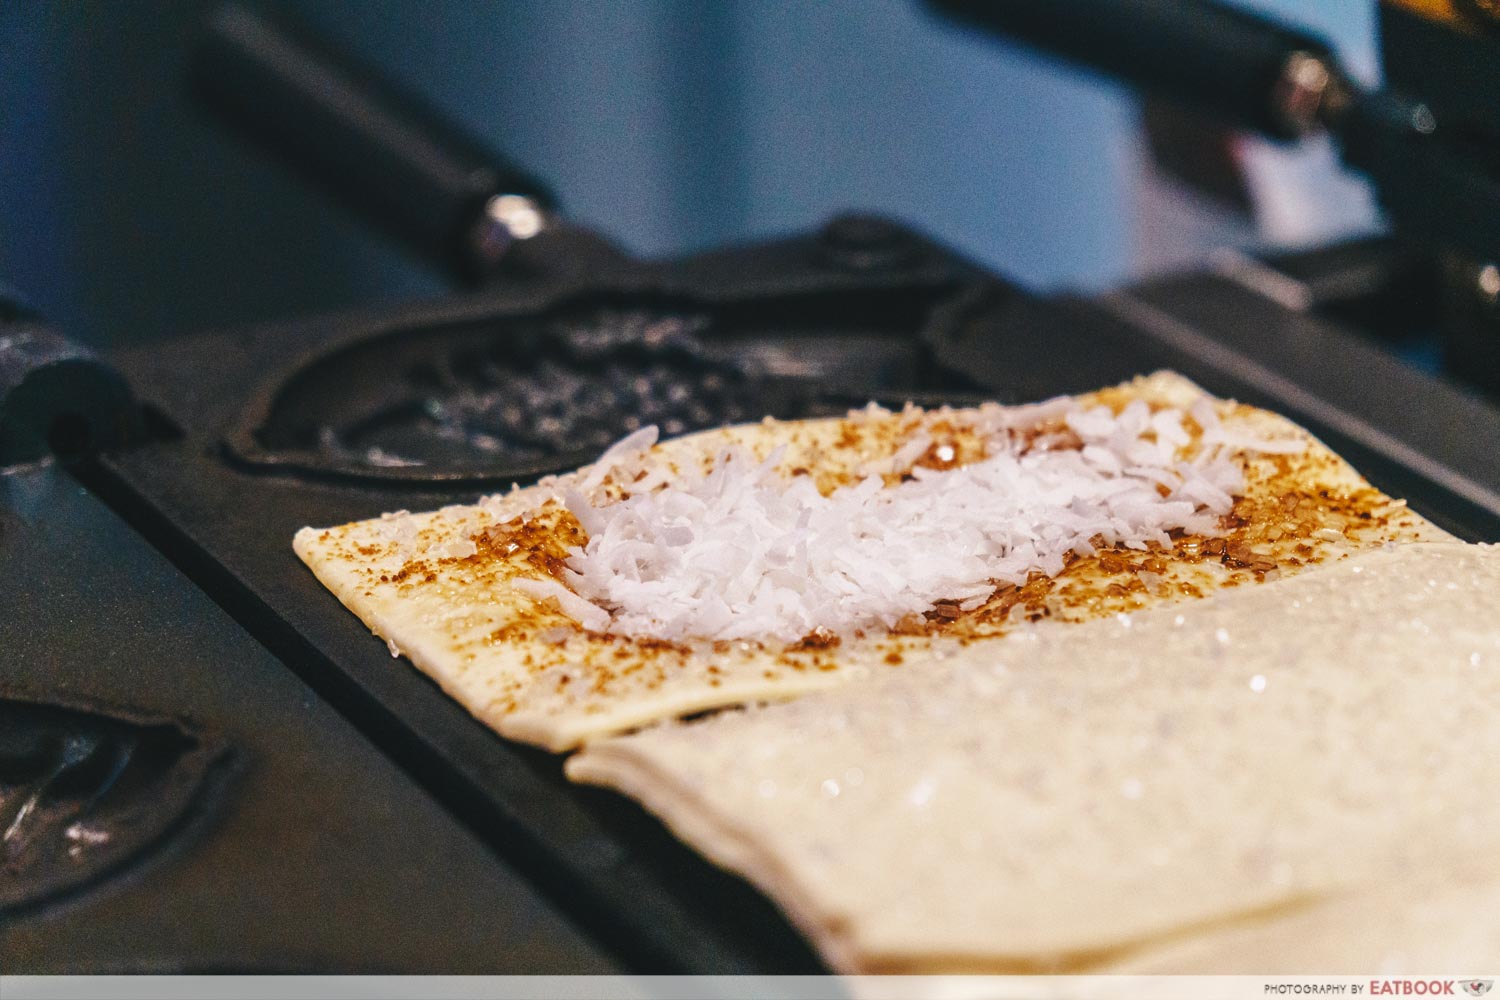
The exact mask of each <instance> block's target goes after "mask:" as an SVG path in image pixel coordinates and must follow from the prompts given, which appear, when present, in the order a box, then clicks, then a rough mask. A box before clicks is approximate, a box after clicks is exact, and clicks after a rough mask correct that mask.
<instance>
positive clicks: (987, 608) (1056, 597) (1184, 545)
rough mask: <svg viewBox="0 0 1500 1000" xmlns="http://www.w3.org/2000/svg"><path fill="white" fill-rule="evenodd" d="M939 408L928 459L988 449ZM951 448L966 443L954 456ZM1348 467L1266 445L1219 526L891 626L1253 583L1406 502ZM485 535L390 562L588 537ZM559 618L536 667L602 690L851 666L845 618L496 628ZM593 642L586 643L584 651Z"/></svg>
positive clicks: (532, 567)
mask: <svg viewBox="0 0 1500 1000" xmlns="http://www.w3.org/2000/svg"><path fill="white" fill-rule="evenodd" d="M1131 401H1133V397H1123V398H1122V400H1121V401H1118V404H1117V405H1116V404H1112V403H1110V402H1109V401H1108V400H1107V399H1092V400H1088V401H1086V402H1087V404H1089V405H1094V404H1097V403H1104V404H1105V405H1115V406H1116V408H1117V409H1118V408H1119V407H1121V406H1123V405H1125V404H1126V403H1128V402H1131ZM1153 408H1155V407H1153ZM930 417H931V415H928V419H927V422H925V423H922V428H923V430H924V431H925V432H926V433H928V434H930V435H931V436H932V438H933V440H934V442H935V443H934V444H933V445H932V446H930V447H929V448H928V450H927V452H926V453H925V454H924V455H923V456H922V457H921V458H919V459H918V461H917V463H916V464H918V465H923V466H927V467H932V468H947V467H951V466H952V465H959V464H964V463H967V462H972V461H976V460H979V459H982V458H983V457H984V456H983V454H982V449H983V443H982V441H980V440H979V438H978V435H976V434H975V433H973V431H972V429H970V428H966V427H965V426H963V424H962V422H961V421H954V422H953V423H952V425H951V426H944V425H943V424H942V422H941V421H940V420H932V419H930ZM915 426H916V423H915V421H914V420H913V418H911V417H909V416H906V415H903V414H893V415H891V416H890V417H879V418H877V419H874V420H871V421H867V422H864V423H852V422H843V426H842V427H841V428H840V430H839V431H838V432H837V433H838V442H839V445H840V447H843V448H846V449H850V450H851V451H857V452H858V456H857V460H855V461H850V462H848V463H847V464H843V465H842V466H840V465H838V464H837V463H833V464H829V465H825V464H821V463H812V462H809V463H808V464H809V465H812V466H813V471H811V472H808V471H807V469H806V467H804V466H798V467H796V468H795V469H791V470H789V471H790V472H792V473H793V474H804V473H806V474H810V475H813V476H814V479H815V481H816V485H817V486H818V488H819V489H820V490H825V491H826V490H831V489H832V488H835V487H836V486H838V485H844V484H846V483H847V482H849V481H850V480H851V479H852V477H853V470H854V469H855V468H856V467H857V465H858V462H860V461H864V460H868V459H879V458H881V457H883V456H888V455H890V454H891V446H892V442H893V441H897V440H900V436H901V435H905V434H908V433H910V431H911V430H912V429H913V428H914V427H915ZM1013 433H1015V432H1013ZM1017 438H1018V441H1019V443H1020V444H1021V445H1022V447H1024V448H1032V447H1036V448H1066V447H1077V446H1078V444H1079V442H1078V440H1077V438H1076V436H1075V435H1072V433H1071V432H1070V431H1068V429H1067V428H1066V427H1065V426H1064V425H1062V424H1061V423H1056V424H1052V425H1047V426H1043V427H1038V428H1033V429H1031V430H1029V431H1026V432H1024V433H1017ZM825 440H827V439H825ZM948 448H951V449H953V451H952V454H951V456H950V453H949V451H948V450H946V449H948ZM1340 468H1342V465H1341V463H1339V462H1338V460H1337V459H1335V458H1333V457H1331V456H1328V455H1327V454H1325V453H1321V452H1315V453H1311V454H1308V455H1305V456H1260V457H1259V458H1257V459H1256V460H1255V461H1253V462H1250V463H1248V464H1247V483H1246V495H1245V496H1243V497H1241V498H1238V499H1237V500H1236V501H1235V503H1234V506H1233V508H1232V510H1231V511H1230V512H1229V514H1227V515H1226V516H1224V517H1223V518H1222V519H1221V522H1220V531H1221V532H1222V534H1216V535H1214V536H1212V537H1207V536H1201V535H1198V536H1190V535H1183V534H1181V533H1178V534H1175V535H1172V536H1171V537H1170V540H1169V544H1167V545H1165V546H1162V545H1153V546H1151V547H1148V549H1146V550H1133V549H1126V548H1123V547H1112V546H1107V545H1104V544H1103V539H1102V538H1098V537H1096V538H1095V539H1094V540H1093V541H1094V544H1095V548H1096V551H1095V552H1094V553H1093V554H1092V555H1086V556H1084V555H1077V554H1073V555H1071V556H1069V557H1068V558H1067V559H1066V560H1065V565H1064V568H1063V570H1062V571H1061V572H1060V573H1058V574H1057V575H1056V576H1055V577H1049V576H1046V575H1044V574H1040V573H1037V574H1033V575H1032V576H1031V577H1030V578H1029V579H1028V580H1027V581H1026V582H1025V583H1024V584H1021V585H1015V584H1010V583H1003V582H1000V581H996V582H995V586H994V590H993V591H992V593H991V594H990V595H989V597H988V598H987V599H986V600H985V602H984V603H983V604H981V605H980V606H979V607H976V608H974V609H972V610H969V611H965V610H963V609H962V608H961V607H960V605H959V602H958V601H956V600H942V601H938V602H935V604H934V606H933V607H932V608H931V609H930V610H929V611H928V612H926V613H925V614H913V615H907V616H906V617H904V618H902V619H901V620H900V621H898V622H897V623H896V624H895V625H894V626H893V627H892V628H890V629H888V630H884V632H885V634H894V635H898V636H937V635H941V636H943V637H946V638H951V639H953V640H955V641H957V642H958V643H960V644H967V643H969V642H971V641H974V640H976V639H979V638H983V637H986V636H992V635H997V634H1001V633H1003V632H1005V631H1007V630H1009V629H1010V628H1013V627H1015V625H1016V624H1017V623H1018V622H1020V621H1040V620H1043V619H1048V618H1050V619H1054V620H1062V621H1082V620H1086V619H1090V618H1098V617H1104V616H1108V615H1110V614H1114V613H1116V612H1121V611H1131V610H1135V609H1138V608H1140V607H1143V606H1146V605H1147V604H1149V603H1150V602H1151V601H1152V600H1153V595H1156V596H1157V597H1161V596H1166V597H1169V598H1171V599H1193V598H1200V597H1202V596H1204V594H1205V593H1207V592H1210V591H1212V590H1214V589H1216V588H1219V587H1235V586H1239V585H1241V584H1243V583H1248V582H1253V581H1255V580H1262V579H1266V578H1267V577H1268V576H1269V575H1270V574H1272V573H1274V572H1276V571H1278V570H1281V569H1283V568H1287V569H1291V568H1296V567H1300V566H1303V565H1306V564H1309V563H1314V562H1317V561H1318V560H1320V559H1323V558H1333V557H1335V556H1336V555H1338V554H1340V553H1341V551H1343V549H1342V546H1341V545H1340V543H1338V542H1337V541H1336V540H1331V536H1330V535H1329V534H1328V531H1329V530H1330V529H1331V530H1332V531H1335V532H1338V533H1339V534H1340V536H1343V537H1349V538H1351V539H1358V538H1360V537H1362V536H1367V537H1373V536H1374V535H1375V533H1377V532H1378V531H1379V530H1380V529H1381V528H1382V527H1385V526H1386V525H1387V524H1389V523H1391V522H1392V521H1393V520H1394V519H1397V518H1399V517H1400V516H1401V515H1402V513H1403V511H1402V509H1401V508H1400V507H1399V506H1396V505H1392V504H1391V502H1390V501H1388V500H1387V499H1386V498H1384V497H1382V496H1381V495H1380V494H1378V493H1377V492H1376V491H1374V490H1373V489H1369V488H1358V489H1353V490H1349V491H1340V490H1334V489H1330V488H1324V487H1319V486H1315V485H1314V486H1309V485H1308V484H1309V483H1317V482H1318V481H1319V480H1320V479H1322V478H1324V477H1323V476H1322V475H1320V473H1322V472H1326V471H1334V470H1338V469H1340ZM471 539H472V540H473V542H474V544H475V546H476V552H475V553H474V554H473V555H471V556H468V557H462V558H456V559H429V560H426V561H423V560H414V561H413V562H410V563H408V564H407V565H405V566H403V567H401V569H400V570H398V571H395V572H394V573H392V574H388V575H389V576H390V578H391V580H393V581H394V582H404V581H412V580H416V579H431V578H432V576H433V575H434V574H436V575H437V576H444V575H445V574H448V573H453V574H455V578H461V579H462V580H463V581H464V582H466V583H467V582H468V581H470V580H475V579H478V580H485V579H488V580H492V581H494V582H495V583H496V585H497V589H498V588H499V587H500V586H501V585H503V583H504V581H506V580H508V579H510V578H512V577H514V576H516V575H518V574H525V575H529V576H546V577H550V578H553V579H559V580H560V579H562V578H563V573H562V570H563V568H564V561H565V560H566V558H567V555H568V550H569V549H570V548H572V547H574V546H578V545H581V544H583V543H584V542H585V541H586V540H587V539H586V535H585V533H584V531H583V529H582V526H581V525H580V524H579V523H578V522H577V520H576V519H575V518H574V517H573V516H572V515H571V514H570V513H568V512H567V511H566V510H565V509H564V508H563V507H562V506H561V505H559V504H557V503H555V502H553V503H549V504H546V505H544V506H543V507H542V508H539V509H538V510H536V511H534V512H533V513H532V515H531V516H530V518H529V519H527V520H524V521H523V520H520V519H516V520H513V521H510V522H507V523H504V524H490V525H488V526H486V527H485V528H484V529H483V530H481V531H479V532H477V533H476V534H474V535H472V536H471ZM1204 570H1211V573H1205V572H1204ZM459 574H462V576H461V577H459V576H458V575H459ZM1141 574H1154V575H1155V576H1156V577H1158V578H1160V581H1159V582H1158V581H1156V580H1151V578H1150V576H1148V577H1147V581H1149V585H1148V582H1147V581H1143V580H1142V579H1141ZM559 626H561V628H559ZM548 630H556V631H563V630H566V631H567V634H568V635H570V636H571V638H570V639H568V640H567V642H566V645H567V648H563V645H562V644H558V645H553V644H551V643H550V641H549V642H545V643H544V642H537V643H534V645H533V646H532V647H531V648H529V649H528V654H527V655H528V656H532V654H533V653H534V657H533V659H532V660H531V661H530V662H529V663H528V669H530V670H533V671H535V672H538V673H540V672H543V671H546V670H549V669H552V668H554V667H557V666H560V665H563V664H564V663H574V664H578V666H580V667H581V668H582V670H583V671H584V673H582V674H581V675H579V678H578V683H577V684H576V685H575V689H576V688H580V687H583V686H585V685H594V686H595V687H596V688H599V689H601V690H602V689H604V688H612V687H613V686H615V685H618V684H622V683H625V680H624V679H625V678H629V683H631V684H634V685H645V686H647V687H654V686H660V685H661V684H664V683H666V682H667V680H668V678H669V677H672V676H675V675H676V674H677V672H678V671H679V670H680V669H682V668H683V667H686V666H687V665H688V664H689V662H690V659H689V658H690V657H696V658H701V659H699V660H698V666H697V667H696V669H698V670H701V671H702V675H701V676H702V677H703V678H704V679H705V680H706V681H707V682H708V683H710V684H711V685H714V686H717V685H718V684H719V683H720V677H721V676H722V675H723V672H722V671H721V670H720V668H719V667H718V666H716V665H714V663H713V662H712V661H713V660H715V659H719V658H724V659H726V660H727V658H729V657H737V656H739V655H741V654H742V653H745V654H755V653H769V655H770V657H771V660H770V661H769V662H771V663H773V664H774V665H775V668H776V669H777V670H783V669H784V670H786V671H789V672H797V673H805V672H807V671H833V670H837V669H839V667H840V666H841V662H840V660H839V659H838V658H837V657H838V654H835V653H832V652H831V651H832V650H834V649H836V648H838V647H839V646H840V645H841V639H840V637H839V636H838V635H837V634H834V633H831V632H823V633H812V634H809V635H807V636H803V637H802V638H801V639H800V640H799V641H797V642H796V643H792V644H790V645H786V646H781V645H779V644H776V645H767V644H762V643H748V644H742V643H732V642H723V641H720V642H714V643H711V644H710V643H701V644H696V645H694V646H688V645H681V644H673V643H668V642H660V641H654V640H640V639H631V638H627V637H619V636H613V635H598V634H590V633H583V632H582V631H581V630H580V629H579V628H578V627H577V625H576V623H574V622H573V621H572V620H571V619H568V618H566V617H565V616H563V615H562V614H561V613H560V612H559V611H557V610H556V609H555V608H552V607H550V606H548V605H546V604H543V603H533V602H529V601H527V602H523V608H522V610H521V612H520V614H519V616H518V617H517V619H516V620H515V621H514V622H512V623H510V624H507V625H506V626H505V627H504V628H501V629H496V630H494V631H493V632H492V633H491V634H490V635H489V637H488V641H490V642H493V643H501V642H511V641H520V642H525V641H527V640H536V639H537V638H538V636H541V635H546V634H548ZM880 634H881V630H876V629H872V630H871V636H870V637H871V638H874V639H877V640H879V638H880ZM580 643H583V644H584V651H583V653H582V656H581V657H580V648H579V644H580ZM891 646H892V647H895V648H886V649H882V650H881V651H880V652H879V653H877V654H876V655H877V656H882V657H883V659H884V661H885V662H886V663H888V664H891V665H897V664H900V663H902V662H903V660H904V656H903V650H902V649H901V648H900V646H899V645H897V644H896V643H891ZM476 648H477V646H476ZM703 659H706V660H708V661H709V662H706V663H705V662H703ZM727 668H728V665H727V663H726V669H727Z"/></svg>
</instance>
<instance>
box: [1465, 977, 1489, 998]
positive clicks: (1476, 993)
mask: <svg viewBox="0 0 1500 1000" xmlns="http://www.w3.org/2000/svg"><path fill="white" fill-rule="evenodd" d="M1460 985H1462V986H1463V988H1464V992H1465V993H1467V994H1469V996H1471V997H1482V996H1484V995H1485V994H1486V993H1488V992H1489V991H1490V990H1492V989H1494V988H1495V981H1494V980H1493V979H1465V980H1464V981H1463V983H1461V984H1460Z"/></svg>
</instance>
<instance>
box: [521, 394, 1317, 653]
mask: <svg viewBox="0 0 1500 1000" xmlns="http://www.w3.org/2000/svg"><path fill="white" fill-rule="evenodd" d="M879 412H883V411H879ZM873 414H874V411H872V412H869V413H867V412H866V411H857V412H856V413H855V414H851V419H869V418H870V417H871V416H873ZM1028 416H1032V417H1033V419H1034V420H1041V419H1057V418H1059V417H1060V418H1061V419H1062V420H1063V421H1064V423H1065V424H1066V426H1067V427H1068V429H1069V430H1071V431H1072V432H1073V433H1074V434H1076V435H1077V436H1078V438H1079V439H1080V440H1081V442H1082V447H1081V448H1067V449H1045V448H1042V449H1039V448H1036V447H1034V446H1033V447H1032V448H1030V449H1029V450H1022V448H1023V446H1022V445H1021V444H1019V443H1017V441H1016V439H1015V438H1014V437H1013V436H1011V435H1009V434H1008V433H1006V431H1005V427H1004V425H1003V424H1002V423H1000V422H995V424H994V425H993V426H990V427H989V428H987V429H988V431H989V433H988V435H987V438H986V451H985V454H986V456H987V457H986V458H985V459H984V460H983V461H980V462H976V463H973V464H970V465H967V466H963V467H959V468H954V469H949V470H943V471H939V470H934V469H928V468H922V467H912V466H911V463H912V462H914V461H916V460H918V459H919V458H920V457H921V456H922V455H923V454H925V453H926V451H927V449H928V447H929V446H930V444H931V441H930V440H929V439H928V437H927V436H926V435H925V433H924V432H922V431H920V430H918V431H916V432H914V436H913V437H912V439H911V440H910V441H909V442H908V443H907V444H906V445H905V446H903V447H901V448H899V449H898V450H897V452H896V454H895V456H894V457H893V459H892V460H891V461H890V462H888V463H883V464H884V465H886V466H895V467H897V468H906V469H909V470H910V478H908V479H906V480H905V481H903V482H899V483H896V484H894V485H889V486H887V485H886V484H885V482H884V481H883V480H882V479H881V478H880V477H879V476H878V475H869V476H867V477H866V478H864V479H862V480H860V481H858V482H855V483H853V484H851V485H848V486H844V487H841V488H839V489H837V490H835V491H834V492H833V493H832V494H830V495H828V496H823V495H821V494H820V493H819V492H818V490H817V488H816V487H815V486H814V484H813V481H812V479H811V478H809V477H808V476H806V475H798V476H785V475H783V474H782V473H781V472H779V471H777V468H776V466H777V463H778V462H779V460H780V458H781V455H780V453H779V452H778V453H777V454H773V455H772V456H771V457H770V458H768V459H767V460H766V461H764V462H760V463H756V462H755V461H754V460H753V459H751V458H750V457H748V456H747V455H745V454H744V453H743V452H740V451H737V450H732V449H731V450H728V451H725V452H723V453H721V454H720V455H719V457H718V458H717V460H716V461H715V462H714V463H713V465H712V467H711V469H710V470H709V471H708V472H707V473H706V474H703V475H694V474H691V473H688V474H685V475H683V476H681V477H674V478H675V480H676V481H674V482H671V483H670V485H667V484H666V483H665V481H666V479H667V477H666V475H665V473H664V472H662V471H661V470H659V469H655V468H654V467H653V464H652V462H651V460H650V455H649V449H650V446H651V444H652V443H653V442H654V441H655V429H654V428H647V429H646V430H643V431H638V432H636V433H635V434H633V435H631V436H630V437H629V438H626V439H625V440H623V441H621V442H620V443H619V444H618V445H616V446H615V447H613V448H611V449H610V450H609V451H608V452H606V453H605V457H604V459H602V460H601V461H600V462H599V463H598V464H597V465H596V467H595V468H594V469H593V470H592V471H591V472H590V473H589V475H587V476H586V477H585V478H584V479H582V480H578V481H575V483H574V484H572V488H570V489H565V490H564V491H563V494H562V499H563V501H564V503H565V504H566V505H567V507H568V509H569V510H570V511H571V512H572V513H573V515H574V516H575V517H577V518H578V521H579V523H580V524H581V525H582V526H583V529H584V530H585V532H587V534H588V542H587V544H586V545H585V546H583V547H582V548H581V549H575V550H573V553H572V555H571V556H570V558H569V559H568V560H567V564H566V565H567V571H566V578H567V581H568V584H569V586H570V588H571V589H569V587H563V586H561V585H559V584H557V583H555V582H552V581H526V582H525V583H524V589H525V590H526V592H527V593H530V594H532V596H534V597H537V598H541V599H552V600H555V601H556V602H557V604H558V606H559V607H560V608H561V609H562V611H563V612H564V613H565V614H567V615H568V616H569V617H571V618H573V619H574V620H576V621H578V622H579V623H580V624H581V625H583V626H584V627H585V628H587V629H589V630H591V631H608V632H613V633H618V634H623V635H630V636H637V637H650V638H656V639H666V640H672V641H676V640H683V639H707V640H741V639H768V640H780V641H784V642H792V641H796V640H797V639H800V638H802V637H804V636H807V635H809V634H811V633H814V632H816V631H817V630H820V629H822V630H828V631H831V632H833V633H836V634H841V635H847V634H849V633H851V632H854V631H856V630H863V629H873V628H879V627H885V628H890V627H892V626H895V625H896V623H897V622H899V621H900V620H901V619H902V618H904V617H906V616H907V615H911V614H920V613H922V612H926V611H929V610H931V609H932V607H933V605H934V604H935V603H936V602H938V601H940V600H943V601H957V602H959V604H960V606H961V607H963V608H973V607H976V606H978V605H979V604H981V603H983V601H984V600H985V599H986V598H987V597H988V596H989V595H990V594H991V593H992V592H993V590H994V589H995V587H996V585H997V583H1016V584H1019V583H1024V582H1025V581H1026V579H1027V577H1028V576H1029V575H1030V574H1031V573H1034V572H1037V571H1040V572H1043V573H1047V574H1049V575H1055V574H1057V573H1059V572H1061V571H1062V569H1063V566H1064V559H1065V557H1066V556H1067V555H1068V553H1069V552H1077V553H1080V554H1084V555H1087V554H1090V553H1092V552H1093V551H1094V545H1093V543H1092V541H1091V540H1092V539H1094V538H1096V537H1100V538H1102V539H1103V540H1104V542H1105V543H1106V544H1110V545H1124V546H1126V547H1129V548H1134V549H1144V548H1146V547H1147V544H1148V543H1150V542H1159V543H1161V544H1163V545H1166V544H1170V539H1169V536H1168V532H1170V531H1173V530H1175V529H1181V530H1184V531H1187V532H1191V533H1196V534H1205V535H1211V534H1216V533H1217V531H1218V528H1217V518H1218V515H1220V514H1224V513H1227V512H1228V511H1229V509H1230V507H1231V505H1232V503H1233V497H1234V495H1235V494H1236V493H1237V492H1239V491H1240V490H1242V489H1243V487H1244V482H1243V476H1242V473H1241V467H1240V464H1239V463H1238V462H1237V461H1235V460H1234V459H1233V458H1232V457H1231V455H1232V454H1233V453H1234V452H1243V451H1266V452H1285V451H1287V450H1291V449H1294V448H1295V449H1298V450H1300V449H1301V447H1302V443H1301V442H1300V441H1290V442H1289V441H1280V440H1278V441H1260V440H1255V439H1251V438H1249V437H1246V436H1243V435H1232V434H1229V433H1226V431H1225V429H1224V427H1223V426H1222V424H1221V423H1220V422H1219V420H1218V418H1217V416H1216V415H1215V414H1214V412H1213V409H1212V406H1211V404H1209V402H1208V400H1206V399H1205V400H1202V401H1201V403H1200V405H1195V406H1193V407H1192V408H1191V410H1190V411H1189V412H1188V413H1187V414H1184V413H1183V412H1182V411H1180V410H1175V409H1166V410H1159V411H1157V412H1156V413H1152V412H1151V410H1150V408H1149V407H1148V406H1147V405H1146V404H1144V403H1141V402H1136V403H1132V404H1131V405H1130V406H1128V407H1126V408H1125V409H1124V410H1123V411H1122V412H1120V413H1119V414H1116V413H1114V412H1113V411H1111V410H1110V409H1108V408H1107V407H1102V406H1100V407H1094V408H1092V409H1086V408H1084V407H1081V406H1078V405H1076V404H1075V405H1072V406H1066V407H1065V406H1060V405H1059V404H1058V403H1056V402H1049V403H1048V404H1041V405H1039V406H1038V407H1037V408H1035V414H1034V415H1033V414H1030V413H1028ZM1185 416H1190V417H1191V418H1192V419H1193V421H1194V422H1196V423H1197V425H1198V426H1199V427H1200V428H1201V429H1202V431H1203V434H1202V443H1201V445H1200V446H1198V447H1197V448H1193V447H1191V446H1190V440H1191V439H1190V436H1189V434H1188V432H1187V431H1186V430H1185V429H1184V427H1183V419H1184V417H1185ZM1004 423H1008V424H1010V426H1015V423H1014V422H1013V421H1005V422H1004ZM627 462H628V463H630V464H631V465H632V466H633V467H634V469H633V470H632V471H635V470H639V471H643V472H645V473H646V475H645V476H644V478H640V479H638V480H637V481H636V482H635V483H633V485H632V486H631V490H632V492H630V493H629V494H628V495H627V496H625V498H624V499H611V498H609V497H608V496H606V495H605V493H604V492H603V491H601V490H598V489H597V487H599V486H600V484H601V483H602V482H603V481H604V478H605V476H606V474H607V473H608V471H609V470H610V469H612V468H616V467H618V466H620V465H622V464H623V463H627ZM559 485H563V484H562V483H559ZM1159 487H1160V489H1159ZM1163 492H1165V495H1163ZM596 503H598V504H599V505H598V506H596V505H595V504H596Z"/></svg>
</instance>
